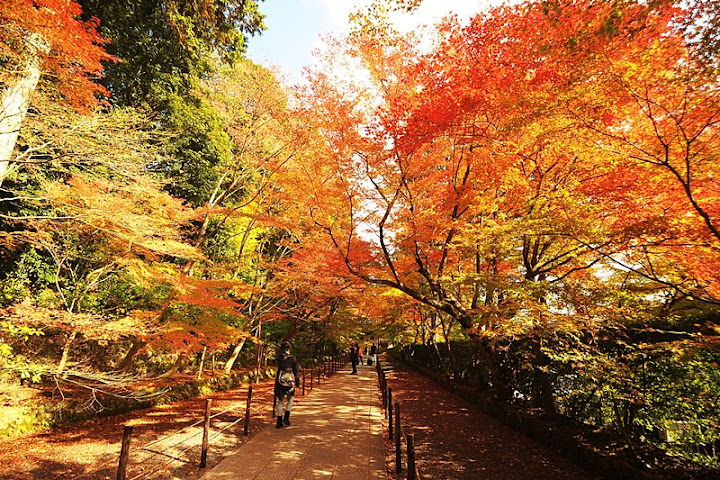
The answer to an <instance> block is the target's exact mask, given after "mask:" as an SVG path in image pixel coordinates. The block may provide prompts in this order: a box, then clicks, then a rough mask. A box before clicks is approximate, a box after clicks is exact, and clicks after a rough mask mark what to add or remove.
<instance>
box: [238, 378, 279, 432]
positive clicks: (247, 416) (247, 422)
mask: <svg viewBox="0 0 720 480" xmlns="http://www.w3.org/2000/svg"><path fill="white" fill-rule="evenodd" d="M274 396H275V395H274V394H273V397H274ZM251 400H252V385H250V386H249V387H248V395H247V405H245V428H243V436H245V437H247V434H248V429H249V428H250V401H251ZM273 413H275V412H273Z"/></svg>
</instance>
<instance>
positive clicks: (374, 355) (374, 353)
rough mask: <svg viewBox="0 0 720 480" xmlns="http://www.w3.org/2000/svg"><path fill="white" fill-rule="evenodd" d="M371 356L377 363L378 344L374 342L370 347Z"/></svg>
mask: <svg viewBox="0 0 720 480" xmlns="http://www.w3.org/2000/svg"><path fill="white" fill-rule="evenodd" d="M370 358H371V359H372V361H373V363H374V364H376V365H377V345H376V344H375V343H374V342H373V344H372V346H371V347H370Z"/></svg>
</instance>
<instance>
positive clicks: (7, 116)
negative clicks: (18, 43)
mask: <svg viewBox="0 0 720 480" xmlns="http://www.w3.org/2000/svg"><path fill="white" fill-rule="evenodd" d="M25 45H26V47H27V58H26V60H25V62H24V64H23V65H22V66H21V68H20V71H21V73H20V74H18V77H17V81H16V82H15V83H14V84H13V85H10V86H9V87H8V88H7V89H6V90H5V91H4V92H3V95H2V100H0V105H1V106H0V109H2V110H1V111H0V185H2V182H3V180H4V179H5V177H7V176H8V175H9V174H10V171H11V168H10V160H11V159H12V154H13V151H14V150H15V144H16V143H17V139H18V135H19V134H20V127H21V125H22V122H23V120H25V115H26V114H27V110H28V105H29V104H30V96H31V95H32V93H33V92H34V91H35V88H36V87H37V84H38V81H39V80H40V74H41V66H42V62H41V60H40V52H45V53H46V52H48V51H49V47H48V45H47V42H45V41H44V40H43V38H42V37H41V36H39V35H37V34H28V36H27V38H26V39H25Z"/></svg>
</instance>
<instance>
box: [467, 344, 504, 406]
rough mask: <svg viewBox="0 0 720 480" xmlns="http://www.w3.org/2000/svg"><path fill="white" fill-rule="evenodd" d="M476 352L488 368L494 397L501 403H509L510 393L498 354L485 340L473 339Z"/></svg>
mask: <svg viewBox="0 0 720 480" xmlns="http://www.w3.org/2000/svg"><path fill="white" fill-rule="evenodd" d="M475 344H476V345H477V348H478V352H480V354H481V355H482V356H483V358H484V359H485V361H486V362H487V364H488V365H489V367H490V380H491V381H492V390H493V391H494V392H495V395H496V396H497V397H498V398H499V399H500V400H503V401H508V402H509V401H510V399H511V398H512V392H511V391H510V385H509V383H508V380H507V375H506V373H505V370H503V368H502V364H501V359H500V354H499V353H498V352H497V349H496V348H494V347H493V346H492V345H491V344H490V343H489V342H488V341H487V340H483V339H478V338H475Z"/></svg>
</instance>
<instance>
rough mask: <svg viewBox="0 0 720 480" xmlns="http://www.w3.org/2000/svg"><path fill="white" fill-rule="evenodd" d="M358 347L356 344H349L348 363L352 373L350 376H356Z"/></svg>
mask: <svg viewBox="0 0 720 480" xmlns="http://www.w3.org/2000/svg"><path fill="white" fill-rule="evenodd" d="M359 352H360V347H359V346H358V344H357V342H353V343H352V344H350V363H351V364H352V372H351V373H350V375H357V364H358V358H359V355H360V353H359Z"/></svg>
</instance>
